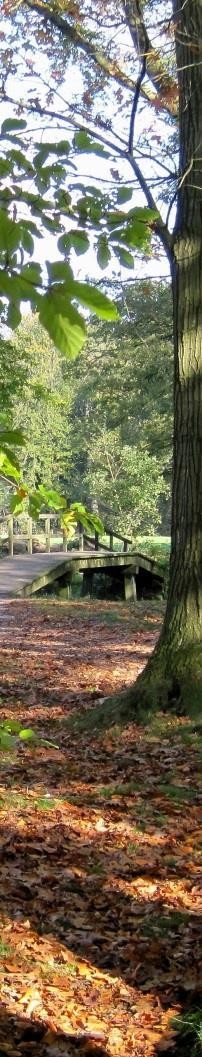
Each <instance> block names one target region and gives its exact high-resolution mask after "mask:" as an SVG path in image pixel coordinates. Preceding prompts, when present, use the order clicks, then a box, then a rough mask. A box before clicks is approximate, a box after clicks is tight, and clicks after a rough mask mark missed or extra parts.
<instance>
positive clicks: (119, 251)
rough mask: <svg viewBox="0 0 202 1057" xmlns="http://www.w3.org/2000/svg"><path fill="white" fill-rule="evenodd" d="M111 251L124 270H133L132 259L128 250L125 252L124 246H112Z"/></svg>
mask: <svg viewBox="0 0 202 1057" xmlns="http://www.w3.org/2000/svg"><path fill="white" fill-rule="evenodd" d="M113 249H114V253H115V254H116V257H118V259H119V261H120V264H122V265H123V267H124V268H134V257H133V255H132V253H129V250H125V249H124V246H114V247H113Z"/></svg>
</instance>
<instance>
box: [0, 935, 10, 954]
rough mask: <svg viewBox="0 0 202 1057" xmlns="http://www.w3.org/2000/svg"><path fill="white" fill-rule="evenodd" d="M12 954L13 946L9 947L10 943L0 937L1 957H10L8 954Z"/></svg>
mask: <svg viewBox="0 0 202 1057" xmlns="http://www.w3.org/2000/svg"><path fill="white" fill-rule="evenodd" d="M10 954H11V947H9V944H8V943H4V941H3V940H1V939H0V959H2V958H8V955H10Z"/></svg>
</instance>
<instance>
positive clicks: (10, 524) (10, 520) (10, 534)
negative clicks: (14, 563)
mask: <svg viewBox="0 0 202 1057" xmlns="http://www.w3.org/2000/svg"><path fill="white" fill-rule="evenodd" d="M13 535H14V533H13V517H12V516H11V515H9V517H8V544H9V554H10V558H13Z"/></svg>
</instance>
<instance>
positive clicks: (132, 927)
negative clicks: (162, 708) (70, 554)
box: [0, 599, 200, 1057]
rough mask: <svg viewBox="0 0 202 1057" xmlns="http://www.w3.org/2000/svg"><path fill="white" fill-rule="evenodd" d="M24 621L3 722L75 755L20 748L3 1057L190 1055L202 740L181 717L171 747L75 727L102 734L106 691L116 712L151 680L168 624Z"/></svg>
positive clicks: (31, 617) (97, 612) (63, 616)
mask: <svg viewBox="0 0 202 1057" xmlns="http://www.w3.org/2000/svg"><path fill="white" fill-rule="evenodd" d="M47 609H48V613H47ZM11 610H12V616H13V620H12V624H11V622H10V623H9V607H8V608H6V606H5V608H4V615H3V619H2V621H1V624H0V645H1V654H0V663H1V683H2V718H4V717H5V718H9V719H16V718H18V719H19V718H20V720H22V722H23V723H24V724H25V725H30V726H32V725H33V726H35V727H36V728H37V727H38V729H39V732H40V735H42V736H44V737H45V738H46V739H47V738H48V739H49V740H50V741H54V740H55V741H56V742H57V743H58V744H59V751H56V750H55V749H51V748H50V749H48V748H47V749H45V748H43V749H42V748H41V749H40V750H38V749H37V751H35V750H33V748H32V749H31V748H29V747H27V748H25V749H23V751H22V750H20V751H18V749H17V750H16V753H15V757H14V759H13V760H12V761H11V760H10V759H9V758H8V759H6V760H5V761H4V763H3V772H2V775H1V790H0V825H1V867H0V919H1V943H2V951H1V947H0V972H1V1000H2V1010H1V1013H0V1050H1V1046H2V1048H3V1050H4V1052H5V1053H6V1054H7V1057H21V1054H22V1057H23V1055H24V1057H28V1054H29V1055H30V1057H36V1054H37V1053H38V1052H39V1057H49V1055H50V1057H51V1055H52V1057H57V1055H58V1057H61V1055H62V1057H63V1055H65V1057H67V1054H68V1057H78V1055H80V1057H84V1054H85V1057H90V1053H92V1057H94V1055H95V1053H96V1048H97V1055H98V1057H129V1054H130V1055H131V1054H133V1053H134V1055H135V1057H136V1054H137V1057H145V1052H146V1055H147V1057H154V1052H155V1050H157V1047H158V1052H159V1053H160V1051H161V1050H162V1052H163V1051H165V1052H166V1050H168V1049H169V1048H171V1046H172V1047H174V1041H175V1035H174V1033H173V1030H172V1028H170V1023H171V1020H172V1017H173V1016H174V1015H175V1013H181V1012H182V1011H183V1010H182V1004H181V996H182V981H183V988H184V992H186V993H187V996H188V995H189V996H190V990H191V986H192V992H191V993H192V996H193V1000H194V998H195V994H194V990H195V989H196V983H197V981H198V974H199V960H200V950H199V904H200V892H199V881H198V878H199V851H200V849H199V844H198V841H199V831H198V823H199V806H198V781H199V759H198V755H197V744H196V742H197V739H195V743H194V744H193V747H192V744H191V743H190V744H189V745H188V746H187V745H186V743H185V742H183V739H182V741H181V738H180V730H181V728H182V731H183V725H184V722H185V720H184V719H183V717H178V718H177V717H175V716H174V715H173V714H172V716H170V717H165V715H163V716H161V714H159V716H158V717H157V727H158V724H159V732H158V729H153V719H152V720H151V727H149V726H148V725H147V726H146V727H145V726H144V725H143V724H142V725H139V724H138V725H137V726H136V725H135V718H134V719H133V721H132V722H128V723H127V724H126V725H125V727H123V726H122V725H119V723H117V724H116V725H115V726H113V725H112V727H110V729H109V730H108V729H106V730H104V729H103V730H95V729H94V727H93V729H92V730H90V729H89V730H88V734H86V732H85V730H84V732H82V731H80V732H79V734H78V732H77V731H76V730H75V728H74V726H72V727H71V729H70V727H69V726H68V723H67V722H66V721H67V720H69V717H71V718H72V717H73V718H74V717H75V715H76V714H77V712H78V710H80V709H81V715H82V717H84V715H85V713H86V711H89V720H90V712H91V711H92V710H94V708H96V707H97V704H96V700H97V699H96V693H97V690H96V692H95V687H96V688H99V691H100V696H101V697H102V698H106V696H108V694H109V692H110V693H112V692H113V691H116V690H117V689H121V688H123V687H124V686H125V685H126V684H127V683H131V682H132V681H133V680H134V679H135V678H136V675H137V674H138V672H139V671H140V670H141V668H142V666H143V664H144V663H145V659H146V657H147V656H148V655H149V653H150V651H151V649H152V648H153V645H154V642H155V641H156V640H157V636H158V631H159V630H160V623H161V617H160V614H159V615H158V613H157V610H156V607H155V611H154V612H153V609H152V605H149V608H148V607H147V604H146V603H145V604H142V605H141V603H138V612H134V609H133V608H132V609H131V610H130V608H129V607H128V606H125V605H123V606H122V605H121V604H119V603H117V604H116V616H117V613H118V616H119V620H118V621H117V620H116V621H113V620H111V615H112V613H114V611H115V604H113V605H112V604H108V603H105V602H103V603H86V602H85V603H83V602H78V603H77V602H75V603H74V604H73V605H71V604H69V603H68V604H67V603H66V604H65V605H61V604H60V603H54V605H53V604H52V603H51V600H50V599H49V600H48V602H47V601H44V600H43V601H40V602H39V601H32V602H28V601H26V600H25V601H19V600H18V601H17V600H16V601H15V602H14V603H12V604H11ZM11 610H10V611H11ZM46 615H47V616H48V620H46V619H45V618H46ZM109 616H110V620H108V617H109ZM106 617H107V619H105V618H106ZM145 617H146V624H145V625H144V621H145ZM148 619H149V620H150V622H151V632H150V631H149V632H148V625H147V620H148ZM140 623H141V628H140ZM99 691H98V692H99ZM99 700H100V698H99ZM103 707H104V706H103ZM4 779H5V784H4ZM169 783H170V785H171V787H175V796H174V797H173V798H172V797H171V796H170V797H169V795H168V787H169ZM193 786H194V787H195V788H196V796H195V793H194V790H193ZM192 790H193V796H192ZM183 794H184V797H185V798H183ZM186 794H187V796H186ZM5 908H6V910H5ZM3 945H4V946H3ZM4 951H5V953H4ZM20 989H21V990H22V989H23V990H24V994H23V995H22V996H21V997H19V990H20ZM41 996H42V997H41ZM185 1004H186V1001H185ZM47 1025H49V1032H48V1034H47V1032H46V1035H45V1031H46V1026H47ZM5 1038H6V1044H5V1045H4V1041H3V1040H4V1039H5Z"/></svg>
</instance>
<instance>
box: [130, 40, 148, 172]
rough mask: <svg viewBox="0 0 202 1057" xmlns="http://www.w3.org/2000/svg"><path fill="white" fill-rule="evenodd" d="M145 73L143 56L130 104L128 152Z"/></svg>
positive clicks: (131, 143)
mask: <svg viewBox="0 0 202 1057" xmlns="http://www.w3.org/2000/svg"><path fill="white" fill-rule="evenodd" d="M145 73H146V58H145V56H144V59H143V62H142V66H141V70H140V74H139V77H138V79H137V84H136V89H135V95H134V99H133V105H132V110H131V119H130V131H129V143H128V149H129V154H132V153H133V142H134V131H135V118H136V113H137V108H138V103H139V98H140V92H141V85H142V81H143V78H144V76H145Z"/></svg>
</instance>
